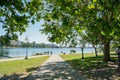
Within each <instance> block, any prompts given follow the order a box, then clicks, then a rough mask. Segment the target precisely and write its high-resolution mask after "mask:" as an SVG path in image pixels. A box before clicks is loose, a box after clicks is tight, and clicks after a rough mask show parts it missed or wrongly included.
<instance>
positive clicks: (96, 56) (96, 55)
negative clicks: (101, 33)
mask: <svg viewBox="0 0 120 80" xmlns="http://www.w3.org/2000/svg"><path fill="white" fill-rule="evenodd" d="M94 50H95V56H96V57H97V56H98V55H97V48H96V47H94Z"/></svg>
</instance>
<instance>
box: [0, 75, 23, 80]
mask: <svg viewBox="0 0 120 80" xmlns="http://www.w3.org/2000/svg"><path fill="white" fill-rule="evenodd" d="M24 76H25V74H12V75H4V76H1V77H0V80H24V78H25V77H24Z"/></svg>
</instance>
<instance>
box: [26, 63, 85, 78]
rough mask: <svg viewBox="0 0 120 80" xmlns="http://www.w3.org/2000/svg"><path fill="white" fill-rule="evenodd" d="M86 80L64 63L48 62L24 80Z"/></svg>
mask: <svg viewBox="0 0 120 80" xmlns="http://www.w3.org/2000/svg"><path fill="white" fill-rule="evenodd" d="M37 79H39V80H86V79H84V77H83V76H81V74H79V73H78V72H77V71H75V70H73V69H71V67H70V65H69V64H68V63H66V62H62V61H61V62H50V63H48V64H47V65H44V66H41V67H39V68H38V69H37V70H36V71H35V72H34V73H33V74H30V75H29V76H28V77H26V79H25V80H37Z"/></svg>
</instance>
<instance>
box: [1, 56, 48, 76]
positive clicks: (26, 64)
mask: <svg viewBox="0 0 120 80" xmlns="http://www.w3.org/2000/svg"><path fill="white" fill-rule="evenodd" d="M48 58H49V56H43V57H37V58H31V59H28V60H14V61H5V62H0V75H11V74H14V73H16V74H20V73H30V72H32V71H33V70H35V69H36V68H37V67H38V66H40V65H41V64H42V63H43V62H44V61H45V60H46V59H48Z"/></svg>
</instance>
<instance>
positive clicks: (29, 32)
mask: <svg viewBox="0 0 120 80" xmlns="http://www.w3.org/2000/svg"><path fill="white" fill-rule="evenodd" d="M42 23H43V20H41V21H40V22H36V23H35V24H31V23H30V24H29V28H27V29H26V32H25V33H23V34H22V35H19V36H18V40H19V41H25V37H26V36H28V37H29V42H36V43H46V44H50V42H49V41H48V40H47V35H44V34H41V33H40V31H39V29H41V28H42V26H41V25H42ZM0 26H1V25H0ZM3 34H5V32H4V30H3V29H2V28H1V27H0V35H3Z"/></svg>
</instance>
